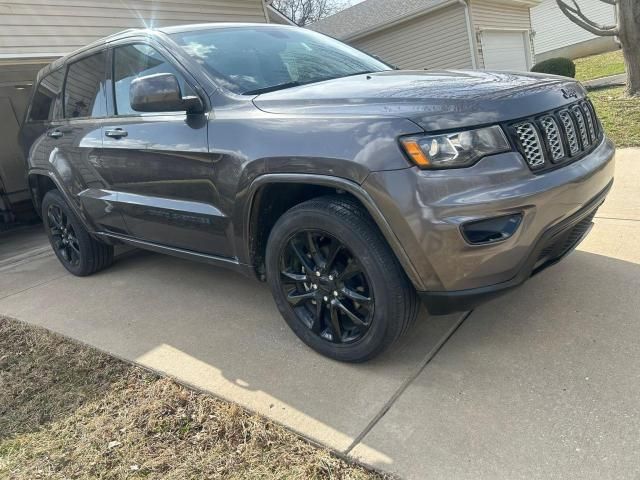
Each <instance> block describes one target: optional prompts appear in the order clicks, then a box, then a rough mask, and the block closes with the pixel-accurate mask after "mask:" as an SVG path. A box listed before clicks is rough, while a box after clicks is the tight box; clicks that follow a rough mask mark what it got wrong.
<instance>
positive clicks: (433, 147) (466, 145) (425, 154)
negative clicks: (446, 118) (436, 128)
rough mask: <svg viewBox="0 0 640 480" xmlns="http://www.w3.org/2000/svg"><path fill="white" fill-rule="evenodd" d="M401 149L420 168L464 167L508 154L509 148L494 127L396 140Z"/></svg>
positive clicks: (498, 128)
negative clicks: (484, 159)
mask: <svg viewBox="0 0 640 480" xmlns="http://www.w3.org/2000/svg"><path fill="white" fill-rule="evenodd" d="M400 143H401V144H402V146H403V148H404V150H405V151H406V152H407V155H409V158H411V159H412V160H413V161H414V162H415V163H416V165H418V166H419V167H420V168H432V169H438V168H459V167H468V166H469V165H473V164H474V163H475V162H477V161H478V160H480V159H481V158H482V157H486V156H487V155H492V154H495V153H502V152H508V151H509V150H511V146H510V145H509V142H508V141H507V138H506V137H505V135H504V132H503V131H502V128H500V127H498V126H497V125H496V126H493V127H486V128H477V129H475V130H465V131H462V132H454V133H443V134H440V135H419V136H415V135H414V136H411V137H404V138H401V139H400Z"/></svg>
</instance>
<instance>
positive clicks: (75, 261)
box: [42, 190, 113, 277]
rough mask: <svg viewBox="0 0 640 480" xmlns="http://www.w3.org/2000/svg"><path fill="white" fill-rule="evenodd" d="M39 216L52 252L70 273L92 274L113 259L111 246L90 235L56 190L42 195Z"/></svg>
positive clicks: (106, 265)
mask: <svg viewBox="0 0 640 480" xmlns="http://www.w3.org/2000/svg"><path fill="white" fill-rule="evenodd" d="M42 219H43V221H44V226H45V229H46V232H47V235H48V237H49V242H50V243H51V247H52V248H53V251H54V252H55V254H56V256H57V257H58V260H60V263H62V265H63V266H64V268H66V269H67V270H68V271H69V272H71V273H73V274H74V275H77V276H81V277H82V276H86V275H91V274H92V273H95V272H97V271H99V270H102V269H103V268H106V267H108V266H109V265H111V263H112V262H113V247H112V246H111V245H107V244H105V243H102V242H100V241H98V240H96V239H94V238H93V237H91V235H89V232H87V230H86V229H85V228H84V227H83V226H82V224H81V223H80V221H79V220H78V219H77V218H76V216H75V215H74V213H73V212H72V211H71V209H70V208H69V206H68V205H67V203H66V202H65V200H64V198H63V197H62V195H61V194H60V192H58V191H57V190H51V191H49V192H47V194H46V195H45V196H44V199H43V201H42Z"/></svg>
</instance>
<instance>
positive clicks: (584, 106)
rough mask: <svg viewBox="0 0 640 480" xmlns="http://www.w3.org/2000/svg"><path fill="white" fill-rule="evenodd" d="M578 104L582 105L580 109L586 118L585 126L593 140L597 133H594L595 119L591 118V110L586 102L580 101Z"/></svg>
mask: <svg viewBox="0 0 640 480" xmlns="http://www.w3.org/2000/svg"><path fill="white" fill-rule="evenodd" d="M580 106H581V107H582V111H583V112H584V117H585V118H586V119H587V127H589V137H590V138H591V139H592V140H593V141H595V139H596V137H597V135H596V122H595V119H594V118H593V112H592V111H591V108H590V107H589V105H588V104H587V102H582V103H581V104H580Z"/></svg>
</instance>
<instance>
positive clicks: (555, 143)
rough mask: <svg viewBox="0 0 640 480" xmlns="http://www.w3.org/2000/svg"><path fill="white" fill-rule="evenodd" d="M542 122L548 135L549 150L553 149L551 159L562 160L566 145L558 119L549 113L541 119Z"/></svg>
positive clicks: (554, 161) (556, 161) (543, 128)
mask: <svg viewBox="0 0 640 480" xmlns="http://www.w3.org/2000/svg"><path fill="white" fill-rule="evenodd" d="M540 123H541V124H542V130H543V132H544V135H545V136H546V137H547V142H548V144H549V150H551V161H552V162H553V163H558V162H560V161H562V160H563V159H564V158H565V155H564V145H562V138H561V137H560V129H559V128H558V124H557V123H556V120H555V119H554V118H553V117H552V116H551V115H547V116H546V117H542V118H541V119H540Z"/></svg>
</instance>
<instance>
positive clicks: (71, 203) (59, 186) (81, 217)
mask: <svg viewBox="0 0 640 480" xmlns="http://www.w3.org/2000/svg"><path fill="white" fill-rule="evenodd" d="M32 175H42V176H44V177H48V178H49V179H50V180H51V181H52V182H53V184H54V185H55V186H56V189H57V190H58V191H59V192H60V194H61V195H62V197H63V198H64V200H65V202H67V205H68V206H69V208H70V209H71V210H72V211H73V213H74V214H75V216H76V217H77V218H78V220H80V223H82V226H83V227H84V228H85V229H86V230H87V232H89V233H91V234H93V233H94V231H95V228H93V226H92V225H91V223H90V222H89V220H88V219H87V217H86V215H84V213H83V212H82V211H81V210H80V209H79V208H78V206H77V204H76V203H75V202H74V201H73V198H72V197H71V195H70V194H69V192H68V191H67V190H66V189H65V188H64V184H63V183H62V182H61V181H60V180H59V179H58V177H56V175H55V173H54V172H53V171H51V170H46V169H43V168H32V169H30V170H29V171H28V172H27V179H28V180H29V179H30V178H31V176H32ZM29 189H30V190H31V182H29ZM31 195H32V196H33V191H31ZM34 205H35V199H34ZM40 206H41V205H40Z"/></svg>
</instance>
